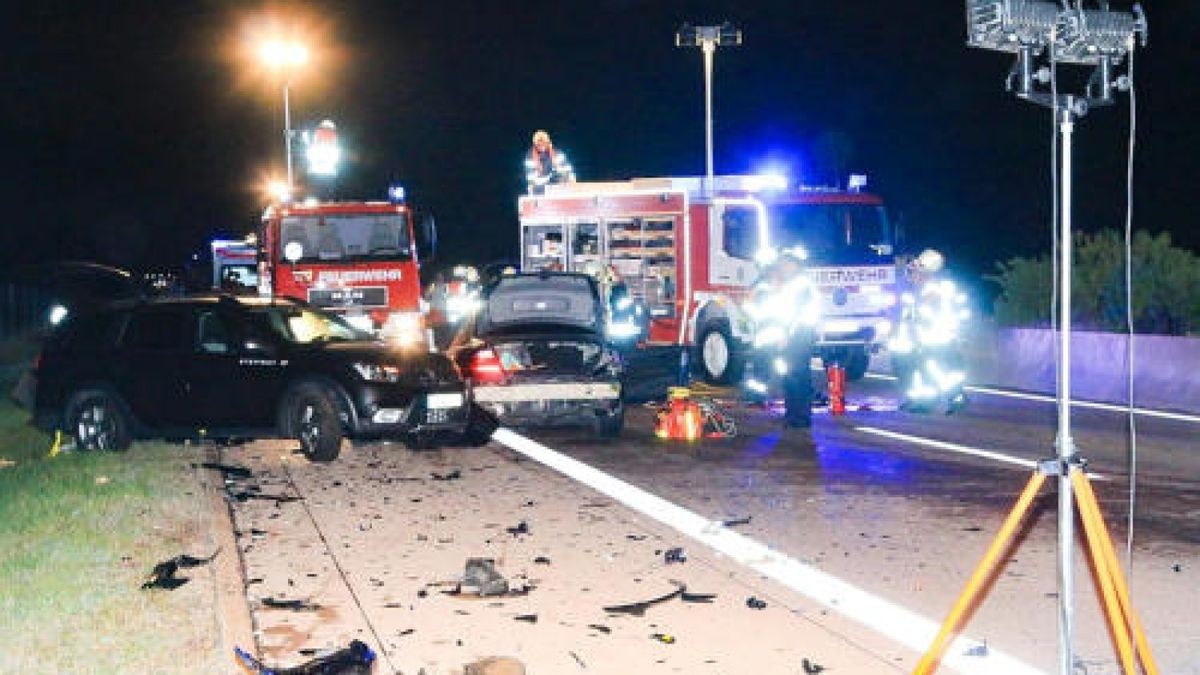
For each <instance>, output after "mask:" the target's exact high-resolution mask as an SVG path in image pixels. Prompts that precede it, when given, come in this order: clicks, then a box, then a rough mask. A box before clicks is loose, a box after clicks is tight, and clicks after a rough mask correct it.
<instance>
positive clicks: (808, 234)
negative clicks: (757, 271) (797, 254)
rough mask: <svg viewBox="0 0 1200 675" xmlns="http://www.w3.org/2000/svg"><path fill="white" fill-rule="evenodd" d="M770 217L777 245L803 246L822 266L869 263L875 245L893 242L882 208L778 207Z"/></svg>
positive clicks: (834, 205) (771, 211)
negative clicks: (826, 264) (828, 264)
mask: <svg viewBox="0 0 1200 675" xmlns="http://www.w3.org/2000/svg"><path fill="white" fill-rule="evenodd" d="M769 218H770V223H771V244H772V245H773V246H776V247H779V248H791V247H793V246H803V247H804V250H806V251H808V254H809V256H810V257H811V259H812V260H813V261H814V262H816V263H818V264H821V263H835V264H836V263H853V262H865V261H866V260H869V259H870V258H871V257H872V256H873V254H872V252H871V246H877V245H880V244H890V243H891V231H890V230H889V228H888V222H887V215H886V212H885V211H884V209H883V207H882V206H877V205H872V204H776V205H773V206H771V209H770V215H769Z"/></svg>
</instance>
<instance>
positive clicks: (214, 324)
mask: <svg viewBox="0 0 1200 675" xmlns="http://www.w3.org/2000/svg"><path fill="white" fill-rule="evenodd" d="M190 325H191V345H190V347H191V350H190V351H191V354H190V355H189V357H188V358H187V360H186V363H185V364H184V365H183V377H184V395H185V397H186V398H187V404H188V407H189V408H191V409H192V410H195V411H197V415H196V418H197V421H199V422H202V424H201V426H203V427H206V428H210V429H212V430H221V429H236V428H242V427H247V426H252V425H251V424H250V423H249V422H250V415H249V413H248V411H247V410H246V397H245V393H244V389H245V387H244V382H243V380H244V373H243V372H242V369H241V367H240V366H239V365H238V349H237V343H236V340H235V333H234V327H233V325H232V321H231V320H230V317H229V316H228V315H227V313H225V312H224V311H222V308H221V307H220V306H219V305H215V304H214V305H200V306H196V307H194V312H193V314H192V316H191V321H190Z"/></svg>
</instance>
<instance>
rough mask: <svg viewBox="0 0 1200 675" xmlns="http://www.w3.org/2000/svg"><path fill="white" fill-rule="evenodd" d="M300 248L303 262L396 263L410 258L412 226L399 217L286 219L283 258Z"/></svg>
mask: <svg viewBox="0 0 1200 675" xmlns="http://www.w3.org/2000/svg"><path fill="white" fill-rule="evenodd" d="M292 243H296V244H299V245H300V250H301V254H300V260H307V261H328V260H396V259H404V260H406V259H408V258H409V257H410V251H411V246H410V241H409V232H408V223H407V221H406V220H405V219H404V217H403V216H401V215H395V214H374V213H371V214H348V215H341V214H339V215H311V216H310V215H304V216H289V217H287V218H284V219H283V223H282V227H281V229H280V237H279V255H280V257H286V254H285V253H284V249H285V248H286V247H287V246H288V244H292Z"/></svg>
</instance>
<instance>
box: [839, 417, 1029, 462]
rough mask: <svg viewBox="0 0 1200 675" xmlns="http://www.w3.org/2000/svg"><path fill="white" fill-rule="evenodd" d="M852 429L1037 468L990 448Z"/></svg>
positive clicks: (885, 430) (858, 428) (880, 430)
mask: <svg viewBox="0 0 1200 675" xmlns="http://www.w3.org/2000/svg"><path fill="white" fill-rule="evenodd" d="M854 430H855V431H862V432H865V433H868V434H875V435H876V436H884V437H886V438H894V439H896V440H898V441H908V442H909V443H916V444H918V445H925V446H929V447H931V448H937V449H939V450H949V451H951V452H957V453H961V454H964V455H974V456H975V457H983V458H984V459H993V460H996V461H997V462H1004V463H1006V464H1016V465H1017V466H1023V467H1025V468H1027V469H1036V468H1037V462H1035V461H1033V460H1031V459H1021V458H1020V457H1013V456H1012V455H1006V454H1004V453H1000V452H993V451H991V450H983V449H981V448H972V447H971V446H969V445H959V444H958V443H950V442H948V441H938V440H934V439H932V438H923V437H921V436H910V435H908V434H901V433H897V432H895V431H888V430H887V429H878V428H876V427H854Z"/></svg>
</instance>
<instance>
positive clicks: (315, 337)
mask: <svg viewBox="0 0 1200 675" xmlns="http://www.w3.org/2000/svg"><path fill="white" fill-rule="evenodd" d="M250 311H251V313H253V314H254V315H255V316H258V317H260V318H261V319H263V322H264V323H265V324H266V325H267V326H269V327H270V329H271V331H272V332H273V333H275V334H276V335H278V336H279V337H281V338H283V339H284V340H286V341H288V342H291V343H295V344H312V343H315V342H344V341H364V340H367V341H369V340H373V339H374V336H373V335H371V334H370V333H367V332H365V331H361V330H358V329H357V328H355V327H353V326H351V325H350V324H348V323H346V322H345V321H344V320H343V319H342V318H341V317H339V316H337V315H334V314H329V313H327V312H320V311H316V310H313V309H309V308H306V307H288V306H278V305H276V306H270V307H255V308H253V309H251V310H250Z"/></svg>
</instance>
